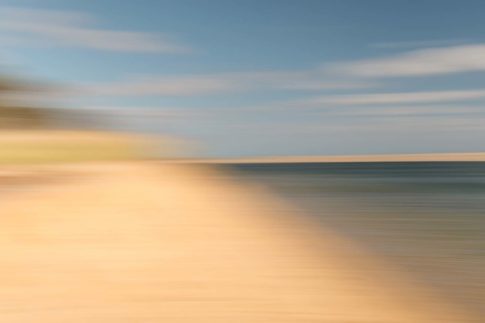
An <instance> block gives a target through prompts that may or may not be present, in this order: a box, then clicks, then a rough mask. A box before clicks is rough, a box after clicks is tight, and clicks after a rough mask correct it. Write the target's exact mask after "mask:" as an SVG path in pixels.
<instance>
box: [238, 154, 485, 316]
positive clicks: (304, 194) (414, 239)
mask: <svg viewBox="0 0 485 323" xmlns="http://www.w3.org/2000/svg"><path fill="white" fill-rule="evenodd" d="M230 168H231V169H232V170H233V171H235V172H236V174H237V175H238V176H242V177H243V178H249V179H251V180H256V181H258V182H260V183H263V184H264V185H266V186H267V187H268V188H270V189H271V190H272V191H273V192H275V193H276V194H278V195H280V196H282V197H284V198H286V199H288V200H290V201H292V202H293V203H294V204H296V205H297V206H299V207H300V208H301V209H303V210H305V211H306V213H307V214H310V215H312V216H315V217H317V218H318V219H319V220H320V221H321V222H322V223H323V224H324V225H326V226H331V227H333V228H334V229H335V230H338V231H340V232H341V233H343V234H345V235H347V236H349V237H351V238H353V239H355V240H357V241H359V242H360V243H361V244H363V245H364V246H366V247H367V248H368V249H370V250H371V251H373V252H375V253H377V254H379V255H381V256H382V257H385V258H386V259H387V260H390V261H392V262H393V263H394V264H396V265H398V266H399V267H400V268H401V269H402V270H403V271H405V272H407V273H409V274H410V275H412V276H413V277H414V278H415V279H417V280H418V281H420V282H421V283H423V284H427V285H428V286H430V287H433V288H435V289H436V290H437V291H439V292H442V293H443V294H445V295H447V296H448V297H450V298H453V299H454V300H456V301H457V302H460V303H462V304H464V305H465V306H468V307H469V308H470V309H471V310H474V311H478V312H480V313H481V314H482V315H483V316H484V317H485V163H478V162H476V163H475V162H467V163H463V162H408V163H294V164H293V163H291V164H239V165H234V166H231V167H230Z"/></svg>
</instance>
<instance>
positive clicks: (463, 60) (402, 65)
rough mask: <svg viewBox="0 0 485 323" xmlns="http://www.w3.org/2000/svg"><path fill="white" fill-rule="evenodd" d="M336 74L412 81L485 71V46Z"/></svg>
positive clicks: (346, 67)
mask: <svg viewBox="0 0 485 323" xmlns="http://www.w3.org/2000/svg"><path fill="white" fill-rule="evenodd" d="M332 70H334V71H337V72H338V73H343V74H346V75H351V76H362V77H409V76H427V75H439V74H451V73H460V72H478V71H481V72H484V71H485V44H473V45H461V46H451V47H442V48H430V49H419V50H414V51H409V52H406V53H403V54H398V55H394V56H388V57H384V58H375V59H366V60H360V61H354V62H347V63H339V64H336V65H335V66H334V67H333V68H332Z"/></svg>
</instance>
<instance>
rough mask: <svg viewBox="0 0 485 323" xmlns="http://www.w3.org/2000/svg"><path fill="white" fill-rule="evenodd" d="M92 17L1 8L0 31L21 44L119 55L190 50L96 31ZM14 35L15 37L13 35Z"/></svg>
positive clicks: (163, 39)
mask: <svg viewBox="0 0 485 323" xmlns="http://www.w3.org/2000/svg"><path fill="white" fill-rule="evenodd" d="M95 22H96V21H95V20H94V19H93V18H92V17H91V16H89V15H87V14H83V13H78V12H70V11H57V10H42V9H27V8H14V7H1V8H0V30H1V31H3V33H4V34H5V32H8V33H9V34H6V35H3V36H4V37H7V38H9V39H13V38H14V39H16V40H17V41H19V42H24V41H34V42H36V43H38V42H42V43H43V44H45V42H47V43H48V44H50V45H57V46H71V47H84V48H91V49H96V50H105V51H117V52H156V53H182V52H187V51H189V49H188V48H187V47H185V46H182V45H180V44H179V43H177V42H175V41H173V40H172V39H170V38H169V37H168V36H166V35H161V34H154V33H146V32H135V31H119V30H108V29H102V28H96V27H93V26H92V25H93V24H94V23H95ZM12 33H14V35H12Z"/></svg>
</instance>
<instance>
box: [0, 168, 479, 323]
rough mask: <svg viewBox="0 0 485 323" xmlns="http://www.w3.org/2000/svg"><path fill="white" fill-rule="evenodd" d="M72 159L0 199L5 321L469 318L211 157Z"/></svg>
mask: <svg viewBox="0 0 485 323" xmlns="http://www.w3.org/2000/svg"><path fill="white" fill-rule="evenodd" d="M69 167H70V168H69ZM69 167H68V168H66V169H64V171H69V172H72V173H73V174H74V173H81V174H83V176H81V177H73V178H72V179H66V180H65V181H64V182H63V183H62V184H58V183H57V184H52V185H47V186H40V187H33V188H30V189H29V190H23V191H21V192H18V193H13V194H10V195H8V196H7V197H8V198H7V197H6V198H5V199H4V200H2V205H1V209H0V211H1V217H0V233H1V234H0V254H1V255H2V256H1V257H0V286H1V288H0V322H5V323H17V322H22V323H24V322H36V323H37V322H48V323H61V322H62V323H66V322H69V323H78V322H79V323H81V322H82V323H86V322H90V323H98V322H99V323H111V322H112V323H123V322H126V323H128V322H129V323H133V322H194V323H195V322H208V323H209V322H210V323H237V322H244V323H248V322H251V323H271V322H275V323H276V322H278V323H280V322H295V323H296V322H298V323H303V322H335V323H338V322H347V323H349V322H369V323H370V322H372V323H376V322H383V323H384V322H385V323H390V322H396V323H397V322H409V323H419V322H426V323H428V322H440V323H441V322H471V321H472V320H471V319H469V318H468V317H466V316H465V315H464V314H463V313H460V311H459V310H458V309H455V308H453V306H451V305H450V304H449V303H446V302H445V301H444V300H440V299H439V298H438V297H436V295H432V294H430V293H428V292H427V291H424V290H422V289H420V288H417V287H416V286H414V285H412V284H410V283H405V282H404V279H401V278H398V277H397V276H396V275H395V274H394V272H393V271H392V270H390V269H389V267H386V265H385V264H383V263H380V262H379V261H377V260H376V259H373V257H371V256H369V255H368V254H366V253H365V252H363V251H361V250H359V249H358V248H355V247H354V246H352V244H350V243H348V242H347V241H346V240H344V239H342V238H340V237H337V236H336V235H334V234H333V233H331V232H329V231H325V230H324V229H316V228H314V227H313V226H312V225H311V223H309V222H305V221H306V220H305V221H304V220H302V219H299V218H297V217H296V215H295V213H294V211H292V210H291V209H290V208H289V207H288V206H286V205H283V204H282V203H281V202H279V201H276V200H275V199H273V198H272V197H270V196H269V195H268V194H267V193H265V192H264V191H262V190H260V189H258V188H254V187H251V186H247V185H243V184H241V183H234V182H232V181H231V180H229V179H227V178H226V177H224V176H222V175H220V174H219V173H217V172H215V171H213V170H209V169H202V168H200V167H199V168H196V167H192V166H187V165H186V166H181V165H176V164H171V165H168V164H165V165H153V164H152V165H147V164H140V163H139V164H135V163H132V164H117V165H104V166H102V165H100V166H96V165H90V166H80V165H78V166H69Z"/></svg>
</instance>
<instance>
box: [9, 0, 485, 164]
mask: <svg viewBox="0 0 485 323" xmlns="http://www.w3.org/2000/svg"><path fill="white" fill-rule="evenodd" d="M483 12H485V2H483V1H447V0H441V1H426V0H422V1H417V0H416V1H370V0H369V1H358V0H355V1H346V0H339V1H337V0H333V1H331V0H328V1H324V0H315V1H313V0H306V1H305V0H292V1H289V0H273V1H270V0H259V1H252V0H244V1H243V0H240V1H236V0H234V1H221V0H212V1H209V0H191V1H189V0H176V1H175V0H173V1H163V0H158V1H156V0H140V1H114V0H84V1H74V0H62V1H61V0H43V1H40V0H30V1H28V0H15V1H8V0H3V1H1V0H0V39H2V43H3V44H4V45H3V46H2V47H1V48H0V60H2V61H3V66H4V68H5V69H6V70H7V71H14V72H15V73H17V74H21V75H25V76H27V77H33V78H36V79H39V80H46V81H50V82H53V83H56V84H60V85H63V86H65V87H66V88H68V90H66V91H64V93H59V94H57V95H55V96H54V97H52V98H43V100H46V101H48V103H49V104H53V105H62V106H68V107H72V108H80V109H90V108H93V109H107V110H109V111H114V113H116V114H119V115H126V112H127V111H128V112H129V113H128V115H133V116H134V115H137V114H139V115H140V116H141V117H138V118H136V119H135V118H132V122H131V123H130V122H129V121H126V120H125V124H126V123H128V124H130V127H131V128H136V129H141V128H145V129H150V130H152V131H157V132H160V133H165V134H168V135H172V136H177V137H180V138H182V139H185V140H187V141H189V142H191V143H193V145H194V146H196V147H198V150H197V151H198V153H201V154H204V155H207V156H242V155H293V154H298V155H331V154H367V153H369V154H372V153H415V152H459V151H483V150H485V148H484V146H485V145H484V144H483V142H485V105H484V103H485V21H484V20H483ZM133 111H135V112H133ZM155 115H156V116H158V117H157V118H154V116H155Z"/></svg>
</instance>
